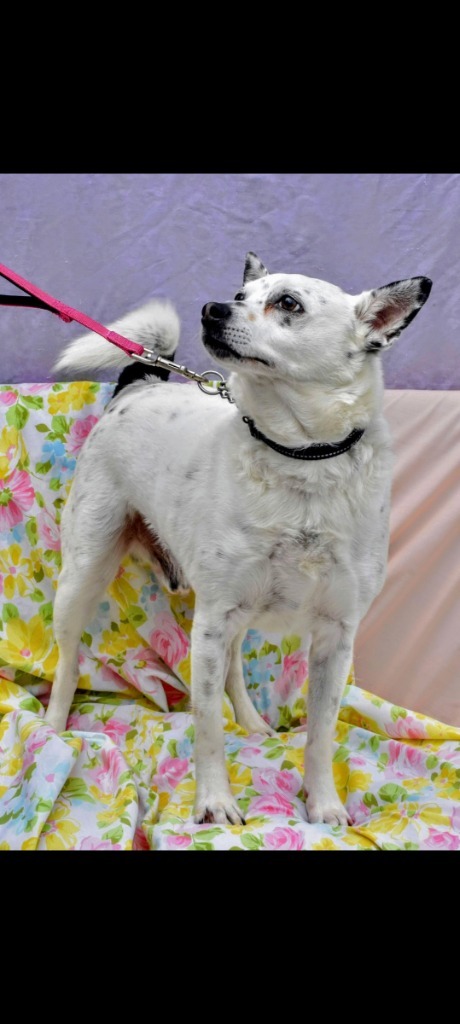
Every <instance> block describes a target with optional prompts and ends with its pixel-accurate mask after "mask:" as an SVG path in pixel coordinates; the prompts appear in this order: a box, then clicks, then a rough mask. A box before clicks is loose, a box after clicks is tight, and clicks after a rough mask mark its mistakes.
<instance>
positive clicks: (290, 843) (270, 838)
mask: <svg viewBox="0 0 460 1024" xmlns="http://www.w3.org/2000/svg"><path fill="white" fill-rule="evenodd" d="M264 841H265V845H266V846H268V847H269V848H270V850H302V848H303V844H304V836H303V835H302V833H301V832H296V831H295V829H294V828H289V827H287V828H275V829H273V832H266V834H265V836H264Z"/></svg>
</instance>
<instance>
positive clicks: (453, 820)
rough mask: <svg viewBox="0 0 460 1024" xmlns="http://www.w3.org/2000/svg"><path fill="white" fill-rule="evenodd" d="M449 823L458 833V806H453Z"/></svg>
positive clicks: (459, 821) (459, 818)
mask: <svg viewBox="0 0 460 1024" xmlns="http://www.w3.org/2000/svg"><path fill="white" fill-rule="evenodd" d="M450 823H451V825H452V828H454V829H455V831H456V832H458V833H459V834H460V807H454V809H453V811H452V814H451V816H450Z"/></svg>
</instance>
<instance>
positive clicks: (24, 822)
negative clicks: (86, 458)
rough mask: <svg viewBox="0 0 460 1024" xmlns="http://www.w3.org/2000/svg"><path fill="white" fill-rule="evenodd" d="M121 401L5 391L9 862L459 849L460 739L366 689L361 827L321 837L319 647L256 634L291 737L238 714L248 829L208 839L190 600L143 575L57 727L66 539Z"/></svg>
mask: <svg viewBox="0 0 460 1024" xmlns="http://www.w3.org/2000/svg"><path fill="white" fill-rule="evenodd" d="M183 386H184V387H194V386H195V385H193V384H184V385H183ZM112 390H113V386H112V385H108V384H97V383H91V382H78V383H71V384H65V385H64V384H53V385H42V384H32V385H22V386H20V387H16V386H14V387H13V386H8V385H3V386H1V387H0V411H1V418H0V610H1V620H0V715H1V716H2V717H1V718H0V849H2V850H35V849H39V850H114V851H115V850H131V849H134V850H149V849H150V850H219V849H238V850H240V849H244V850H345V849H346V850H349V849H354V850H363V849H364V850H379V849H383V850H400V849H403V850H419V849H422V850H428V849H435V850H438V849H439V850H457V849H459V848H460V730H459V729H455V728H453V727H450V726H447V725H443V724H441V723H440V722H436V721H434V720H433V719H431V718H427V717H425V716H423V715H420V714H416V713H413V712H411V711H408V710H406V709H405V708H404V707H397V706H394V705H391V704H388V703H387V702H386V701H384V700H381V699H380V698H379V697H376V696H374V695H373V694H372V693H367V692H366V691H365V690H362V689H360V688H358V687H357V686H356V685H355V684H354V681H353V679H352V678H350V680H349V682H348V684H347V687H346V690H345V693H344V697H343V700H342V705H341V710H340V715H339V721H338V723H337V730H336V737H335V739H336V742H335V749H334V778H335V783H336V786H337V790H338V792H339V794H340V798H341V800H342V801H343V802H344V803H346V805H347V807H348V809H349V812H350V814H351V816H352V819H353V822H354V824H353V826H352V827H343V826H341V827H336V828H332V827H330V826H328V825H310V824H309V823H308V822H307V820H306V813H305V800H304V796H303V793H302V773H303V747H304V743H305V732H306V728H307V722H306V703H305V698H306V692H307V686H308V682H307V675H308V647H307V638H305V637H301V636H297V635H290V636H279V635H261V633H259V632H257V631H255V630H249V632H248V634H247V636H246V639H245V641H244V644H243V649H242V657H243V663H244V672H245V677H246V683H247V687H248V691H249V693H250V695H251V698H252V700H253V701H254V703H255V705H256V706H257V709H258V710H259V712H260V713H261V714H262V716H263V717H264V718H265V719H266V720H267V721H269V722H270V723H271V724H272V726H273V727H274V728H275V729H276V735H275V736H273V737H272V738H266V737H262V736H261V735H252V736H248V735H247V734H246V733H245V732H244V731H243V730H242V729H241V728H240V727H239V726H237V725H236V723H235V720H234V715H233V709H232V706H231V703H230V701H229V700H228V698H225V701H224V705H223V715H224V720H225V736H226V756H227V764H228V770H229V774H230V779H231V784H232V786H233V788H234V791H235V793H236V794H237V798H238V801H239V803H240V806H241V807H242V808H243V810H244V814H245V818H246V822H247V824H246V825H244V826H240V825H238V826H235V825H228V826H223V825H206V824H205V825H195V824H194V823H193V816H192V808H193V798H194V788H195V782H194V767H193V740H194V731H193V721H192V717H191V715H190V713H189V711H188V710H187V708H188V694H189V686H190V628H191V622H192V617H193V595H191V594H190V595H187V596H185V597H184V596H183V595H179V596H174V597H172V596H171V595H169V594H168V593H167V592H166V591H165V590H164V589H163V588H162V587H161V586H160V585H159V583H158V582H157V580H156V578H155V576H154V575H153V574H152V572H151V570H150V567H149V564H148V563H147V562H143V561H139V560H136V559H134V558H127V559H125V561H124V562H123V563H122V565H121V566H120V569H119V571H118V573H117V577H116V579H115V580H114V581H113V583H112V584H111V586H110V587H109V590H108V592H107V593H106V594H105V595H103V599H102V600H101V603H100V605H99V608H98V612H97V615H96V617H95V618H94V619H93V620H92V621H91V622H88V623H87V626H86V630H85V632H84V633H83V635H82V638H81V646H80V673H81V675H80V683H79V690H78V691H77V693H76V696H75V700H74V703H73V706H72V710H71V715H70V718H69V721H68V730H67V732H65V733H63V734H61V735H57V734H56V733H55V732H54V731H53V729H51V728H50V727H48V726H47V725H46V723H45V722H44V719H43V716H44V711H45V707H46V704H47V700H48V697H49V692H50V687H51V684H52V681H53V673H54V670H55V666H56V659H57V651H56V647H55V644H54V639H53V598H54V593H55V588H56V583H57V578H58V573H59V567H60V540H59V522H60V517H61V512H62V507H63V505H64V502H65V500H66V498H67V495H68V492H69V488H70V486H71V483H72V475H73V472H74V468H75V463H76V459H77V458H78V452H79V450H80V448H81V446H82V444H83V442H84V440H85V438H86V437H87V435H88V433H89V431H90V430H91V428H92V426H93V425H94V423H95V422H96V421H97V419H98V417H99V416H100V415H101V413H102V411H103V408H104V405H105V404H106V402H107V401H108V399H109V398H110V395H111V393H112ZM203 401H207V399H206V398H205V397H204V396H203ZM384 670H385V669H384V666H382V671H384ZM403 697H404V680H401V700H402V701H403Z"/></svg>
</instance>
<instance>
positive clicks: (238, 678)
mask: <svg viewBox="0 0 460 1024" xmlns="http://www.w3.org/2000/svg"><path fill="white" fill-rule="evenodd" d="M246 632H247V631H246V629H244V630H242V631H241V632H240V633H238V636H236V637H235V639H234V640H233V641H232V643H231V646H230V663H229V666H228V670H227V678H226V680H225V689H226V691H227V693H228V695H229V697H230V700H231V702H232V704H233V707H234V710H235V718H236V721H237V722H238V725H241V726H242V728H243V729H246V731H247V732H248V733H249V734H250V735H251V734H252V733H262V734H263V735H266V736H274V735H275V734H274V732H273V729H271V728H270V726H269V725H267V722H264V720H263V718H261V716H260V715H259V712H258V711H256V709H255V707H254V704H253V703H252V700H251V698H250V696H249V694H248V692H247V690H246V685H245V682H244V675H243V666H242V664H241V644H242V643H243V640H244V638H245V636H246Z"/></svg>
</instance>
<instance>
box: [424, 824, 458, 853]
mask: <svg viewBox="0 0 460 1024" xmlns="http://www.w3.org/2000/svg"><path fill="white" fill-rule="evenodd" d="M423 845H424V847H425V848H426V849H428V850H458V849H459V848H460V836H453V835H452V832H442V831H440V829H438V828H429V829H428V839H425V842H424V844H423Z"/></svg>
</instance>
